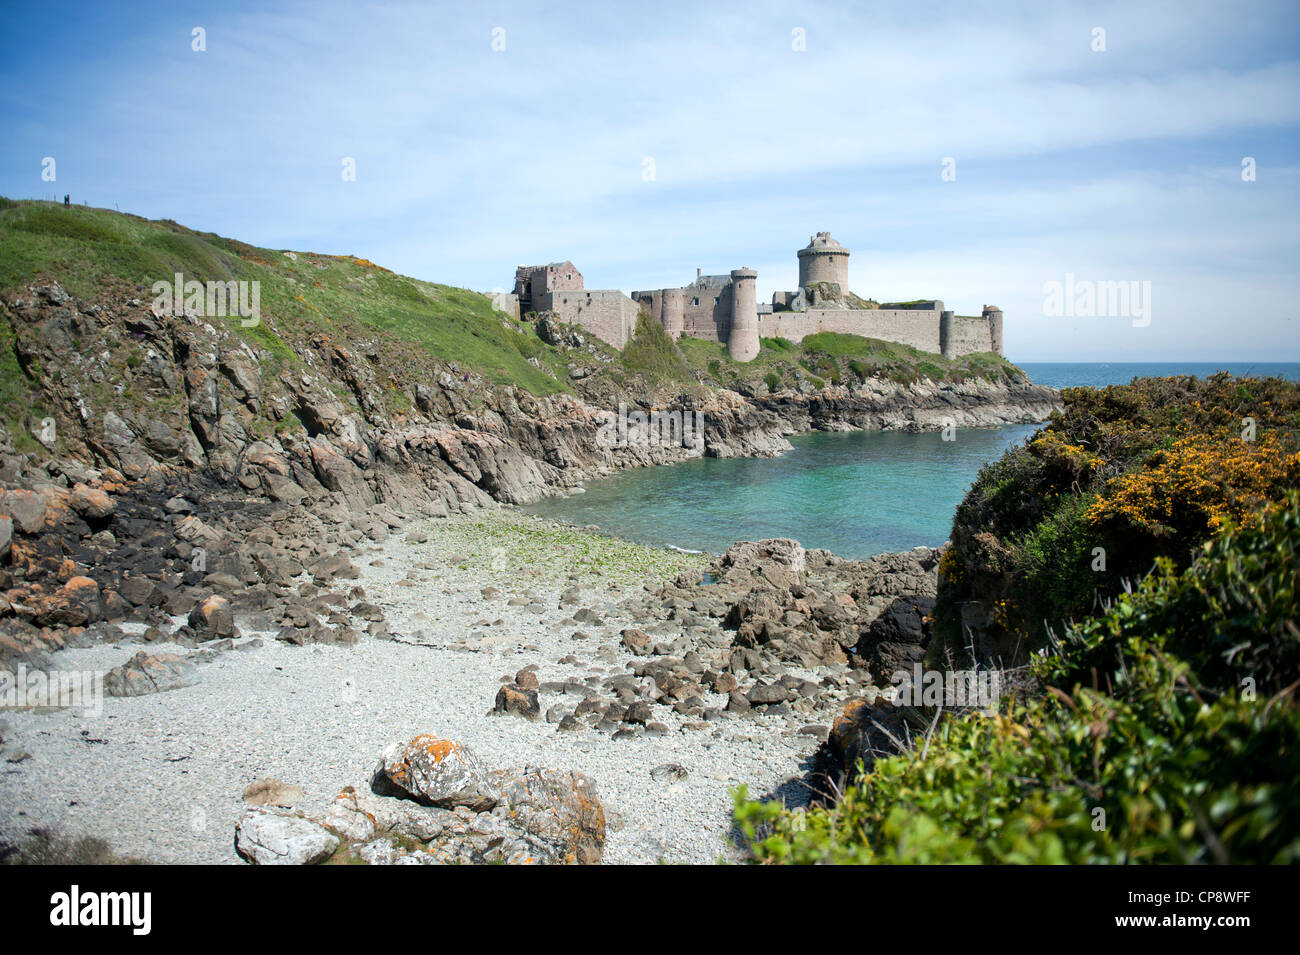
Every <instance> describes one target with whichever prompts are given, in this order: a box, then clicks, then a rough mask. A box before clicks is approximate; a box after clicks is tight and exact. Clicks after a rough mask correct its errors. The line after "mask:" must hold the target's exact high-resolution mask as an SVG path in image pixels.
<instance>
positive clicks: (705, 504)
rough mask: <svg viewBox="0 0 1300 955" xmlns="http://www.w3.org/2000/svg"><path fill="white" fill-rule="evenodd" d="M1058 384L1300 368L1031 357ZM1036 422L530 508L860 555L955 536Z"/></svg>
mask: <svg viewBox="0 0 1300 955" xmlns="http://www.w3.org/2000/svg"><path fill="white" fill-rule="evenodd" d="M1020 367H1021V368H1023V369H1024V370H1025V371H1026V372H1027V373H1028V374H1029V376H1030V377H1031V378H1032V379H1033V380H1034V381H1035V382H1037V383H1039V384H1044V385H1051V386H1053V387H1056V388H1068V387H1079V386H1087V387H1104V386H1106V385H1115V384H1128V383H1129V382H1130V381H1132V380H1133V378H1135V377H1147V376H1167V375H1196V376H1198V377H1205V376H1207V375H1212V374H1214V373H1215V372H1217V371H1221V370H1226V371H1230V372H1232V373H1233V374H1234V375H1256V376H1261V377H1263V376H1273V375H1276V376H1280V377H1284V378H1287V379H1289V380H1291V381H1300V363H1279V362H1229V363H1226V364H1216V363H1210V362H1196V363H1173V362H1143V363H1133V362H1111V363H1081V362H1080V363H1062V362H1052V363H1047V362H1024V363H1021V364H1020ZM1037 430H1038V426H1037V425H1008V426H1004V427H1000V428H969V429H961V430H959V431H958V432H957V434H956V440H954V441H944V440H943V439H942V436H941V435H940V434H938V433H935V432H926V433H922V434H905V433H899V432H879V431H866V432H815V433H812V434H806V435H799V436H796V437H794V438H791V440H790V443H791V444H792V445H794V448H793V450H791V451H788V452H786V453H785V454H784V455H782V456H780V457H777V458H724V459H719V458H697V459H694V460H691V461H686V462H683V463H681V464H674V465H669V466H665V467H657V468H639V469H636V470H632V471H624V472H622V473H620V474H617V475H614V476H612V477H609V478H604V479H601V480H598V481H591V482H589V483H588V484H587V487H586V492H585V493H582V494H577V495H574V496H572V497H565V498H550V499H547V500H545V501H541V502H539V503H537V504H534V505H530V506H529V507H527V508H525V510H527V511H529V512H531V513H534V514H537V515H540V516H542V517H548V518H554V519H558V520H564V521H568V522H570V523H573V524H577V525H580V526H595V527H596V528H598V529H599V530H600V531H601V532H603V533H606V534H610V535H612V536H615V537H621V538H624V539H626V540H632V541H637V542H639V543H644V544H652V545H657V546H664V547H674V548H678V549H681V550H686V551H699V552H704V553H712V554H719V553H722V551H724V550H726V548H727V547H728V546H730V545H731V544H732V543H733V542H734V541H738V540H761V539H763V538H768V537H793V538H795V539H796V540H798V541H800V542H802V543H803V545H804V546H805V547H823V548H826V549H828V550H831V551H834V552H835V553H836V554H839V555H840V556H842V557H850V558H861V557H868V556H871V555H873V554H879V553H883V552H886V551H896V550H907V549H909V548H912V547H916V546H926V547H937V546H939V545H940V544H942V543H943V542H944V541H945V540H947V539H948V537H949V534H950V532H951V529H952V519H953V514H954V512H955V511H956V508H957V505H958V504H959V503H960V502H961V500H962V498H963V497H964V496H965V494H966V492H967V491H968V490H969V489H970V486H971V484H972V483H973V482H974V481H975V478H976V477H977V476H978V474H979V470H980V468H982V467H984V466H985V465H986V464H988V463H989V462H991V461H995V460H997V459H998V458H999V457H1001V456H1002V454H1003V453H1004V452H1005V451H1006V450H1007V449H1008V448H1010V447H1012V446H1014V445H1016V444H1020V443H1021V442H1023V441H1024V440H1025V439H1026V438H1028V437H1030V436H1031V435H1033V434H1034V432H1035V431H1037Z"/></svg>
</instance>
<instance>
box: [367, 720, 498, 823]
mask: <svg viewBox="0 0 1300 955" xmlns="http://www.w3.org/2000/svg"><path fill="white" fill-rule="evenodd" d="M370 787H371V789H372V790H374V792H375V793H376V794H378V795H381V796H391V795H396V796H402V797H405V798H407V799H413V800H415V801H416V802H418V803H422V804H423V805H426V806H438V807H440V808H443V809H451V808H454V807H456V806H465V807H467V808H469V809H473V810H475V811H483V810H486V809H491V808H492V807H493V806H495V805H496V804H497V803H498V802H499V801H500V794H499V792H498V791H497V790H496V789H495V788H494V787H493V786H492V784H491V783H490V782H489V780H488V778H487V776H486V774H485V772H484V770H483V767H482V766H481V765H480V763H479V761H478V758H477V757H476V756H475V755H474V754H473V753H472V752H471V751H470V749H469V747H467V746H465V745H464V744H463V743H458V742H455V741H453V740H448V739H443V738H441V737H438V736H434V735H433V734H431V733H424V734H422V735H420V736H417V737H415V738H414V739H412V740H409V741H408V742H398V743H393V744H392V745H391V746H389V747H388V748H387V749H385V750H384V752H383V753H382V754H381V755H380V757H379V765H378V766H377V767H376V768H375V772H374V775H373V777H372V778H371V783H370Z"/></svg>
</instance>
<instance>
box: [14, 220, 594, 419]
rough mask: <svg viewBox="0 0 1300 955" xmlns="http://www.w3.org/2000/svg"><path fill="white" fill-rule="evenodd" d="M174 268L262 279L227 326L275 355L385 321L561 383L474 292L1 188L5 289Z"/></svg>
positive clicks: (442, 355)
mask: <svg viewBox="0 0 1300 955" xmlns="http://www.w3.org/2000/svg"><path fill="white" fill-rule="evenodd" d="M176 272H181V273H183V274H184V276H185V278H186V279H197V280H198V281H200V282H207V281H229V280H237V281H259V282H260V283H261V296H262V299H261V318H262V323H261V325H259V326H257V327H254V328H243V327H242V326H241V325H240V324H239V322H238V320H236V319H232V320H230V328H231V329H232V330H233V331H235V332H236V333H237V334H239V335H241V336H242V337H244V338H246V339H247V340H249V342H250V343H251V344H253V345H255V346H258V347H260V348H263V349H265V350H267V351H269V352H270V353H271V354H272V355H273V356H274V357H275V358H276V359H278V360H280V361H290V360H292V348H291V347H290V346H291V343H292V342H294V341H300V340H306V339H309V338H310V337H312V336H313V335H316V334H319V333H321V332H322V331H324V332H327V333H329V334H331V335H332V336H334V337H336V338H339V339H342V338H347V337H352V336H360V337H364V336H366V335H373V334H376V333H380V334H384V333H387V334H389V335H392V336H395V337H397V338H400V339H401V340H403V341H406V342H410V343H412V344H414V345H416V346H418V347H419V348H421V349H422V350H424V351H425V352H427V353H428V354H429V355H431V356H433V357H434V358H437V359H441V360H443V361H455V362H458V363H459V364H460V365H462V366H466V367H468V368H472V369H474V370H476V371H478V372H481V373H482V374H484V375H485V376H486V377H488V378H489V379H490V380H492V381H494V382H497V383H501V384H504V383H507V382H511V383H514V384H517V385H519V386H520V387H523V388H526V389H527V390H529V391H531V392H533V393H535V394H551V393H554V392H557V391H562V390H565V388H566V387H567V385H566V382H567V380H568V379H567V375H566V374H565V373H564V370H563V360H562V357H561V355H560V354H559V353H558V352H557V351H555V350H554V349H552V348H550V347H549V346H547V345H545V344H544V343H542V342H541V341H540V340H539V339H538V338H537V336H536V335H535V334H533V332H532V330H531V329H530V328H529V327H528V326H527V325H525V324H523V323H520V322H516V321H514V320H512V319H510V318H509V317H508V316H506V315H504V314H502V313H500V312H496V311H494V310H493V308H492V306H491V304H490V303H489V301H488V300H487V299H486V298H485V297H484V296H482V295H480V294H478V293H476V292H472V291H469V290H466V289H458V288H452V287H450V286H446V285H438V284H435V283H433V282H422V281H420V280H418V279H413V278H408V277H406V276H402V275H397V274H396V273H394V272H390V271H389V270H387V269H385V268H382V267H381V266H378V265H375V264H374V263H372V262H368V261H366V260H365V259H358V258H354V257H352V256H332V255H319V254H315V253H294V254H293V255H288V254H286V253H285V252H283V251H280V250H274V249H262V248H258V247H256V246H251V245H247V244H245V243H243V242H238V241H236V240H234V239H226V238H223V237H221V236H218V235H214V234H212V233H204V232H195V231H193V230H191V229H187V228H185V227H184V226H181V225H178V224H176V223H175V222H172V221H170V220H165V219H164V220H161V221H151V220H148V219H142V218H140V217H139V216H133V215H128V214H123V213H117V212H111V211H109V210H106V209H91V208H82V207H76V206H74V207H72V208H69V209H65V208H63V207H62V206H61V205H57V204H54V203H47V202H32V201H22V202H15V201H13V200H9V199H0V291H5V292H11V291H14V290H16V289H17V288H19V287H21V286H25V285H30V284H34V283H41V282H47V281H58V282H59V283H60V284H61V285H63V287H64V288H65V289H67V290H68V291H69V292H70V293H71V294H73V295H74V296H77V297H78V298H82V299H86V300H88V301H95V300H98V299H99V298H100V297H101V295H102V292H103V291H104V290H105V289H106V288H107V289H113V290H115V291H120V292H122V293H130V294H131V295H132V296H133V297H138V298H140V299H142V300H143V301H146V302H147V301H150V300H151V299H152V297H153V295H152V291H151V286H152V284H153V283H154V282H156V281H170V280H171V278H172V276H173V275H174V274H175V273H176ZM530 358H534V359H536V360H537V361H538V363H539V364H540V365H541V366H542V367H540V368H539V367H537V366H536V365H533V364H532V363H530V362H529V360H528V359H530Z"/></svg>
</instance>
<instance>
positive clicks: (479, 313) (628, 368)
mask: <svg viewBox="0 0 1300 955" xmlns="http://www.w3.org/2000/svg"><path fill="white" fill-rule="evenodd" d="M178 272H179V273H182V275H183V277H184V279H185V280H197V281H199V282H209V281H220V282H229V281H248V282H253V281H256V282H259V283H260V290H261V321H260V324H258V325H256V326H254V327H251V328H246V327H244V326H243V325H242V324H241V322H240V320H239V319H238V318H237V317H234V316H232V317H229V318H226V319H220V318H214V319H212V321H214V322H220V321H223V320H224V321H225V322H226V325H227V327H228V328H229V329H230V331H231V332H232V333H234V334H235V335H238V336H239V337H241V338H242V339H244V340H246V341H247V342H248V343H249V344H250V345H251V346H253V347H254V348H256V349H257V350H258V351H259V352H260V361H261V367H262V368H263V370H264V371H265V372H268V373H270V374H271V375H273V376H274V375H276V374H278V373H281V372H283V371H285V370H286V369H287V368H289V367H293V366H295V365H296V364H297V363H298V362H299V360H300V359H299V356H300V355H302V354H305V349H304V346H306V345H307V344H308V343H310V342H313V341H319V340H322V339H323V340H325V341H329V342H334V343H340V344H341V343H347V342H349V341H350V342H353V343H357V342H378V343H379V345H380V346H382V347H380V348H378V349H377V352H378V353H379V354H382V355H383V356H384V358H383V360H382V362H381V365H382V367H383V368H385V369H387V370H388V371H389V372H390V373H391V374H390V376H389V380H388V381H387V382H386V383H385V387H386V389H387V391H388V392H389V396H390V397H391V398H392V403H391V405H392V406H391V407H390V408H389V409H388V410H389V411H394V410H401V408H402V407H403V399H402V398H401V393H402V391H403V385H402V382H401V381H399V380H398V379H399V378H402V377H403V376H405V377H406V378H410V377H411V376H426V377H427V376H428V375H429V374H432V373H436V371H437V370H438V367H439V363H444V364H445V363H455V365H456V367H457V369H458V370H464V371H474V372H477V373H479V374H480V375H482V376H483V377H485V378H487V379H488V380H489V381H491V382H494V383H496V384H513V385H516V386H518V387H520V388H523V389H525V390H527V391H530V392H532V393H534V394H537V395H546V394H552V393H556V392H561V391H573V390H578V389H579V387H580V388H581V389H582V390H583V393H584V394H589V395H606V396H607V394H608V393H609V392H610V391H611V390H612V389H617V390H625V389H629V388H636V387H639V385H638V383H637V379H640V381H641V383H649V384H652V385H658V386H663V387H667V388H674V387H677V388H682V389H691V388H695V387H698V386H700V385H701V384H704V385H714V386H721V387H729V388H736V389H740V390H743V391H746V392H748V393H750V394H767V393H771V392H777V391H784V390H787V389H793V390H801V391H804V392H811V391H815V390H818V389H821V388H824V387H826V386H827V385H829V384H845V385H854V384H857V383H860V382H862V381H863V380H865V379H866V378H868V377H872V376H879V377H885V378H889V379H892V380H894V381H898V382H903V383H907V382H911V381H915V380H917V379H919V378H921V377H928V378H931V379H933V380H947V381H960V380H964V379H967V378H971V377H982V378H990V379H999V378H1019V377H1021V373H1020V372H1019V371H1018V369H1016V368H1015V367H1014V366H1013V365H1011V364H1010V363H1008V362H1006V361H1005V360H1004V359H1002V358H999V357H998V356H996V355H992V354H986V355H971V356H966V357H964V358H961V359H958V360H955V361H949V360H947V359H944V358H943V357H941V356H939V355H933V354H927V353H925V352H920V351H917V350H916V349H913V348H909V347H907V346H904V345H898V344H895V343H891V342H885V341H880V340H878V339H870V338H861V337H858V336H855V335H836V334H821V335H813V336H810V337H809V338H808V339H806V340H805V341H803V342H802V343H800V344H797V345H796V344H791V343H790V342H788V341H785V340H784V339H764V340H763V342H762V350H761V352H760V354H759V356H758V358H757V359H756V360H755V361H753V362H751V363H748V364H741V363H738V362H735V361H733V360H732V359H731V357H730V356H729V355H728V354H727V350H726V347H725V346H724V345H722V344H719V343H717V342H708V341H703V340H700V339H689V338H688V339H683V340H681V341H680V342H677V343H674V342H673V341H672V340H671V338H670V337H669V336H668V335H667V334H665V333H664V331H663V329H662V328H661V327H659V326H658V325H657V324H656V323H654V322H653V321H648V320H646V321H642V322H641V323H639V327H638V331H637V334H636V335H635V336H634V338H633V339H632V341H631V342H630V343H629V344H628V347H627V348H626V349H625V350H624V351H623V353H622V354H621V355H620V354H619V353H617V352H616V351H615V350H613V349H612V348H610V347H609V346H607V345H605V344H604V343H601V342H599V341H598V340H596V339H595V338H594V337H593V336H591V335H583V336H582V338H583V340H584V344H581V345H575V346H574V347H570V346H569V345H566V344H556V345H551V344H547V343H546V342H544V341H542V340H541V339H540V338H539V337H538V334H537V331H536V329H535V327H534V325H533V324H532V323H529V322H521V321H517V320H515V319H513V318H511V317H510V316H508V315H506V314H504V313H502V312H497V311H495V310H494V309H493V308H492V306H491V304H490V303H489V301H488V299H487V298H486V297H484V296H483V295H481V294H479V293H476V292H473V291H469V290H466V289H459V288H453V287H450V286H447V285H439V284H436V283H433V282H423V281H420V280H418V279H413V278H409V277H407V276H403V275H398V274H396V273H394V272H391V271H389V270H388V269H385V268H383V267H382V266H379V265H376V264H375V263H373V262H369V261H367V260H365V259H360V258H356V257H354V256H333V255H321V254H317V253H310V252H291V251H286V250H278V249H264V248H259V247H256V246H252V245H248V244H246V243H243V242H239V241H237V240H234V239H227V238H224V237H222V236H219V235H215V234H212V233H205V232H196V231H194V230H192V229H188V228H186V227H184V226H182V225H179V224H177V223H175V222H172V221H170V220H166V219H164V220H159V221H153V220H148V219H143V218H141V217H139V216H134V215H130V214H125V213H119V212H113V211H111V210H107V209H92V208H85V207H77V206H74V207H72V208H64V207H63V206H62V205H59V204H57V203H50V202H39V201H26V200H24V201H14V200H10V199H4V198H0V293H4V294H7V295H16V294H17V293H19V292H20V290H22V289H23V288H25V287H28V286H33V285H44V284H49V283H53V282H58V283H59V284H60V285H62V286H63V287H64V288H65V289H66V290H67V291H68V292H70V293H71V294H72V295H73V296H75V297H76V298H78V299H81V300H83V301H86V302H91V303H100V304H104V305H107V306H110V307H112V308H114V309H116V308H117V307H119V306H120V304H121V303H122V302H123V301H125V300H130V299H140V300H141V302H142V303H148V302H150V301H151V300H152V299H153V298H154V293H153V284H154V283H155V282H159V281H164V282H169V283H170V282H171V281H172V280H173V277H174V276H175V274H176V273H178ZM579 331H581V330H580V329H579ZM551 340H552V341H554V339H551ZM77 347H80V346H79V345H78V346H77ZM127 351H128V352H129V351H130V349H127ZM139 360H140V357H139V356H138V355H132V354H127V353H125V352H124V353H123V354H121V355H119V354H117V353H116V352H114V354H113V355H112V356H111V361H110V368H111V369H116V370H115V371H114V372H113V373H114V374H116V373H117V371H120V370H121V369H119V368H117V364H120V363H121V362H128V363H129V362H131V361H135V362H138V361H139ZM114 363H117V364H114ZM575 363H576V364H577V365H580V366H582V368H583V369H584V374H585V375H587V377H585V378H584V379H583V384H582V385H581V386H578V385H575V383H574V381H573V380H572V379H571V378H570V374H569V367H570V366H571V365H574V364H575ZM29 372H30V369H29ZM125 377H129V376H118V378H115V379H114V382H111V383H105V382H98V383H94V384H92V385H90V386H89V387H90V388H91V390H92V391H94V390H96V389H98V390H104V389H106V388H107V387H108V386H109V384H116V383H119V382H120V380H122V379H124V378H125ZM101 386H102V387H101ZM89 397H92V398H93V397H96V396H95V395H91V396H89ZM98 397H103V398H104V400H105V401H108V400H109V398H108V397H107V394H105V395H103V396H98ZM41 400H42V399H41V397H40V395H38V394H37V393H36V389H35V383H34V380H33V377H30V376H25V375H24V374H23V373H22V369H20V368H19V366H18V363H17V361H16V360H15V358H14V348H13V340H12V330H11V329H10V328H9V327H8V325H7V324H6V323H3V322H0V420H3V421H5V422H7V423H8V424H9V425H10V426H11V427H10V430H11V431H13V432H14V433H15V435H16V440H21V441H26V442H28V443H29V444H31V445H32V446H31V447H29V448H27V450H35V447H36V446H35V445H34V442H32V441H31V440H30V438H29V436H27V435H26V434H25V433H23V432H24V429H23V428H18V427H13V425H14V424H15V423H16V422H17V421H19V420H23V419H26V420H29V421H30V419H31V417H32V415H33V413H34V412H35V411H39V410H40V405H41ZM113 400H119V399H113ZM37 417H38V418H39V415H37Z"/></svg>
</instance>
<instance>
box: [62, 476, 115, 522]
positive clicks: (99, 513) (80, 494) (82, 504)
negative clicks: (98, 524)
mask: <svg viewBox="0 0 1300 955" xmlns="http://www.w3.org/2000/svg"><path fill="white" fill-rule="evenodd" d="M68 504H69V506H70V507H71V508H72V509H73V510H74V511H76V512H77V513H78V514H80V515H81V516H82V517H83V518H85V519H86V520H87V521H102V520H104V519H106V518H108V517H110V516H111V515H112V513H113V499H112V498H111V497H109V496H108V494H107V493H105V492H104V491H101V490H99V489H97V488H92V487H87V486H86V485H85V484H81V483H78V484H76V485H74V486H73V488H72V493H71V494H69V495H68Z"/></svg>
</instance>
